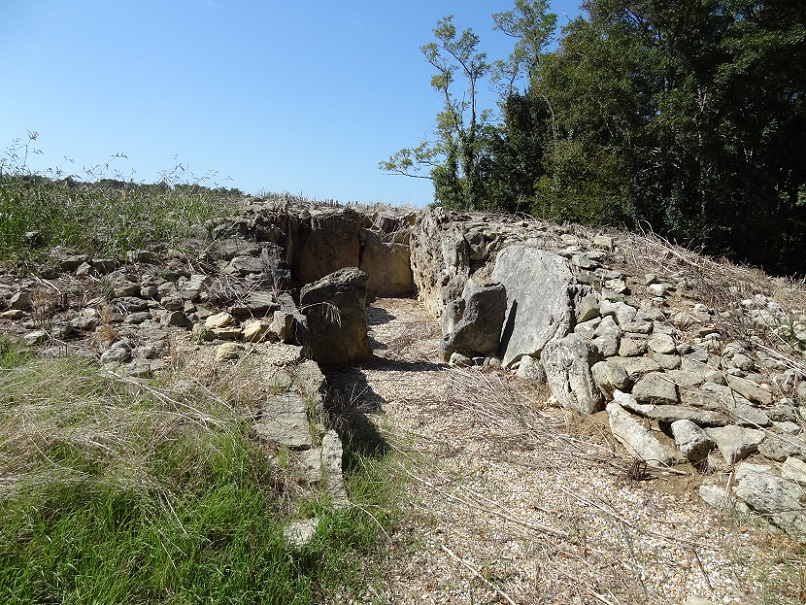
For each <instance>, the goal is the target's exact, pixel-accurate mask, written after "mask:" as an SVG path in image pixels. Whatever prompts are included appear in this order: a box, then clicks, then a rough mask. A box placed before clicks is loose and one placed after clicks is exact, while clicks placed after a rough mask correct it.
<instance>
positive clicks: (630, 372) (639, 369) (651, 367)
mask: <svg viewBox="0 0 806 605" xmlns="http://www.w3.org/2000/svg"><path fill="white" fill-rule="evenodd" d="M608 361H609V362H610V363H613V364H615V365H617V366H619V367H621V368H622V369H623V370H624V371H625V372H626V373H627V378H629V380H630V382H631V383H636V382H638V381H639V380H641V378H643V377H644V376H646V375H647V374H649V373H651V372H659V371H660V366H659V365H658V364H657V362H655V361H654V360H652V359H650V358H649V357H612V358H610V359H609V360H608Z"/></svg>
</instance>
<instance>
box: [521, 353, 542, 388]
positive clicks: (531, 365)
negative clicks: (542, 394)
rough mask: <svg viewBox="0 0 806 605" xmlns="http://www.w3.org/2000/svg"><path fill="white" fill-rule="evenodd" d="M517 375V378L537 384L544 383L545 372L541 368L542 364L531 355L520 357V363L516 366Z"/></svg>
mask: <svg viewBox="0 0 806 605" xmlns="http://www.w3.org/2000/svg"><path fill="white" fill-rule="evenodd" d="M517 375H518V378H522V379H524V380H534V381H535V382H539V383H545V382H546V370H545V368H544V367H543V363H542V362H541V361H540V360H539V359H535V358H534V357H532V356H531V355H524V356H523V357H521V360H520V363H519V364H518V371H517Z"/></svg>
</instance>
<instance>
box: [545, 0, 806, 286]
mask: <svg viewBox="0 0 806 605" xmlns="http://www.w3.org/2000/svg"><path fill="white" fill-rule="evenodd" d="M583 8H584V9H585V10H586V11H587V13H588V18H587V19H585V18H581V17H580V18H578V19H576V20H575V21H574V22H573V23H571V24H570V25H569V26H568V27H567V28H566V30H565V37H564V38H563V39H562V40H561V43H560V47H559V49H558V50H557V51H556V52H555V53H554V54H553V56H552V57H551V60H550V61H548V62H547V63H546V64H545V67H544V70H543V76H542V77H543V79H542V81H541V86H542V87H544V90H545V92H546V94H548V95H549V96H550V97H551V98H552V103H553V107H554V108H555V109H556V112H557V120H558V125H559V127H560V130H561V133H562V137H563V138H565V139H566V140H569V141H573V142H574V144H575V145H579V146H580V147H581V148H582V150H583V155H584V157H586V158H588V159H587V160H585V161H586V162H590V163H591V166H590V169H588V170H585V171H583V172H582V173H581V175H580V178H583V179H589V180H590V179H592V180H595V183H589V184H587V185H586V184H581V183H580V184H578V185H576V187H574V188H572V189H571V190H569V194H570V199H569V202H570V203H569V206H571V207H573V206H574V204H573V202H572V200H573V198H574V195H575V191H574V189H580V188H581V189H587V188H590V186H592V185H595V186H596V187H603V188H604V192H606V193H609V195H601V194H597V195H600V198H599V201H598V203H597V202H596V201H595V200H591V203H592V204H593V206H596V205H598V206H599V208H600V211H601V212H600V215H601V216H602V217H603V218H605V219H606V220H608V221H609V220H612V219H613V218H618V217H619V216H620V215H621V214H622V213H620V212H615V213H613V212H611V211H609V206H610V204H611V203H612V199H613V198H614V197H615V198H618V199H624V200H627V201H628V202H629V204H628V206H629V208H630V212H631V213H632V221H627V223H628V224H630V223H631V222H632V223H634V221H644V222H647V223H649V224H650V225H651V226H652V227H653V228H654V229H655V230H657V231H659V232H661V233H663V234H665V235H666V236H668V237H672V238H674V239H677V240H679V241H682V242H686V243H696V244H697V245H703V246H705V248H706V250H707V251H710V252H712V253H718V254H728V255H730V256H733V257H734V258H737V259H739V260H751V261H753V262H756V263H762V264H765V265H766V266H767V267H768V268H770V269H773V270H778V271H794V270H800V271H803V270H804V269H806V267H805V266H804V265H803V262H802V260H801V259H800V257H801V256H802V255H800V254H798V255H797V258H795V257H793V255H794V254H795V250H796V249H798V247H799V246H801V245H802V244H803V243H804V234H803V229H802V225H798V224H797V223H796V222H793V221H796V220H797V215H798V211H797V200H798V192H799V191H800V188H801V187H802V186H803V183H804V182H806V172H805V171H804V169H803V166H804V165H806V157H804V156H805V155H806V154H804V151H803V148H802V146H799V145H798V143H797V141H799V140H800V139H801V138H802V136H803V135H804V134H806V132H804V129H806V120H804V118H806V115H804V109H805V108H804V106H803V103H804V93H806V77H805V76H804V74H803V71H802V70H800V69H799V68H798V67H796V65H798V64H799V61H800V58H802V57H803V56H804V52H806V21H805V20H804V16H803V14H802V11H799V10H798V9H797V7H796V6H795V3H792V2H782V1H771V2H770V1H768V2H763V3H758V2H752V3H751V2H718V1H716V0H708V1H705V2H702V1H699V0H697V1H693V0H692V1H691V2H682V3H673V4H670V3H667V2H661V1H659V0H642V1H641V2H626V1H624V0H591V1H589V2H587V3H585V4H584V5H583ZM783 57H786V59H784V58H783ZM607 155H612V156H613V157H614V158H617V161H613V162H610V163H609V165H610V168H606V167H605V168H604V169H603V167H602V165H601V162H602V160H603V159H604V158H605V157H606V156H607ZM557 160H559V163H557ZM611 168H612V170H611ZM564 170H565V165H564V156H563V155H559V156H554V157H553V159H552V161H551V162H549V164H548V165H547V171H548V173H549V174H553V173H555V172H557V171H560V172H562V171H564ZM603 170H604V171H603ZM595 214H596V213H594V215H595ZM571 218H573V219H574V220H589V218H587V217H586V216H585V215H584V214H583V215H579V214H577V213H576V212H572V213H571ZM625 218H626V217H625Z"/></svg>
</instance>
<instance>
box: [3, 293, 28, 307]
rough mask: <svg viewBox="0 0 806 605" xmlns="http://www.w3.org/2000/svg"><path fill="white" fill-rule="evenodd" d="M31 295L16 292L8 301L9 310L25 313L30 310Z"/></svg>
mask: <svg viewBox="0 0 806 605" xmlns="http://www.w3.org/2000/svg"><path fill="white" fill-rule="evenodd" d="M31 306H32V303H31V295H30V294H28V293H27V292H17V293H15V294H14V295H12V297H11V298H9V299H8V307H9V309H15V310H17V311H27V310H29V309H30V308H31Z"/></svg>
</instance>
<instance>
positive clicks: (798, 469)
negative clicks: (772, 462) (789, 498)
mask: <svg viewBox="0 0 806 605" xmlns="http://www.w3.org/2000/svg"><path fill="white" fill-rule="evenodd" d="M781 477H783V478H784V479H787V480H789V481H794V482H795V483H797V484H798V485H800V486H801V487H806V462H804V461H803V460H800V459H799V458H787V459H786V461H785V462H784V464H783V466H781Z"/></svg>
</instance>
